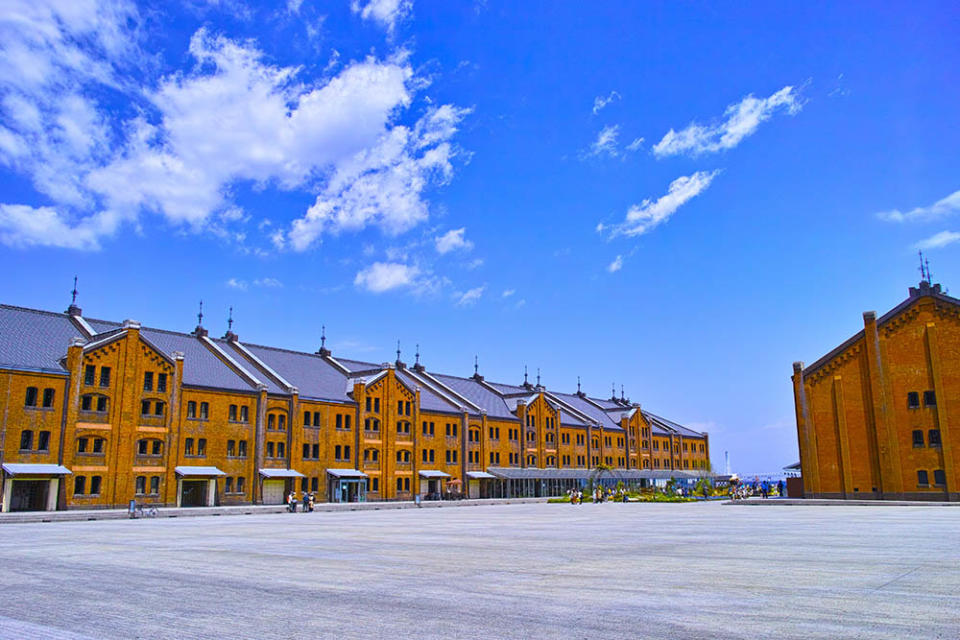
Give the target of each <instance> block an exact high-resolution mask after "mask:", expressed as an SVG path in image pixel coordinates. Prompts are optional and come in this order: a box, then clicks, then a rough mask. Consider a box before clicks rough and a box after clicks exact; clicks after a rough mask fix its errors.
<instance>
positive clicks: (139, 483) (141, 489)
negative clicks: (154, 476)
mask: <svg viewBox="0 0 960 640" xmlns="http://www.w3.org/2000/svg"><path fill="white" fill-rule="evenodd" d="M146 492H147V476H137V480H136V483H135V485H134V493H136V494H137V495H138V496H142V495H143V494H145V493H146Z"/></svg>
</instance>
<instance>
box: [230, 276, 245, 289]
mask: <svg viewBox="0 0 960 640" xmlns="http://www.w3.org/2000/svg"><path fill="white" fill-rule="evenodd" d="M227 286H228V287H230V288H231V289H239V290H240V291H246V290H247V283H246V281H245V280H239V279H237V278H230V279H229V280H227Z"/></svg>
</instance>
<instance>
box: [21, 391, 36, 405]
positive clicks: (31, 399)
mask: <svg viewBox="0 0 960 640" xmlns="http://www.w3.org/2000/svg"><path fill="white" fill-rule="evenodd" d="M23 406H25V407H35V406H37V388H36V387H27V396H26V398H24V400H23Z"/></svg>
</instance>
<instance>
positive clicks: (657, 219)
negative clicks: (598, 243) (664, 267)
mask: <svg viewBox="0 0 960 640" xmlns="http://www.w3.org/2000/svg"><path fill="white" fill-rule="evenodd" d="M718 173H719V170H717V171H697V172H696V173H694V174H693V175H691V176H680V177H679V178H677V179H676V180H674V181H673V182H671V183H670V187H669V188H668V189H667V193H666V194H665V195H662V196H660V197H659V198H657V199H656V200H650V199H646V200H644V201H643V202H641V203H640V204H635V205H633V206H632V207H630V209H628V210H627V217H626V220H624V221H623V222H622V223H620V224H618V225H615V226H613V227H611V228H612V229H613V230H612V231H611V234H610V235H611V237H616V236H619V235H625V236H638V235H641V234H644V233H646V232H647V231H650V230H651V229H653V228H654V227H656V226H657V225H659V224H661V223H663V222H666V221H667V220H668V219H669V218H670V216H672V215H673V214H674V213H675V212H676V210H677V209H679V208H680V207H681V206H683V205H684V204H685V203H686V202H688V201H689V200H690V199H692V198H694V197H696V196H697V195H699V194H700V193H702V192H703V191H704V190H705V189H706V188H707V187H709V186H710V183H711V182H712V181H713V179H714V178H715V177H716V175H717V174H718ZM597 230H598V231H600V230H601V228H600V226H599V225H598V228H597ZM611 266H613V265H611Z"/></svg>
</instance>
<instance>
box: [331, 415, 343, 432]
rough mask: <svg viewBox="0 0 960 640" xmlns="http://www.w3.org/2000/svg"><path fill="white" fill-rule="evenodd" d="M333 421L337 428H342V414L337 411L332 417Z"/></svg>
mask: <svg viewBox="0 0 960 640" xmlns="http://www.w3.org/2000/svg"><path fill="white" fill-rule="evenodd" d="M333 423H334V426H335V427H336V428H337V429H343V414H341V413H338V414H337V415H336V417H335V418H334V419H333Z"/></svg>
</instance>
